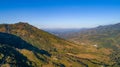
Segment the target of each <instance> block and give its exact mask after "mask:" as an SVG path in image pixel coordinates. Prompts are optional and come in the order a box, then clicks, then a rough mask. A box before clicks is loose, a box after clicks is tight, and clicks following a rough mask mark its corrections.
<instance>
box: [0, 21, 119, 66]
mask: <svg viewBox="0 0 120 67" xmlns="http://www.w3.org/2000/svg"><path fill="white" fill-rule="evenodd" d="M0 32H1V33H0V46H1V48H0V50H1V51H0V54H1V55H0V56H1V58H0V61H1V62H0V64H1V65H2V66H5V65H7V66H12V67H101V66H107V67H112V66H113V67H116V66H118V67H119V64H118V63H117V62H118V61H115V60H116V57H115V59H113V58H114V55H116V53H114V50H113V49H111V48H98V47H95V46H92V45H81V44H75V43H73V42H70V41H67V40H65V39H62V38H59V37H57V36H55V35H52V34H50V33H48V32H46V31H43V30H41V29H38V28H36V27H34V26H32V25H30V24H28V23H23V22H19V23H16V24H0ZM113 53H114V54H113ZM111 57H112V58H111ZM9 58H10V59H9ZM4 60H5V61H4ZM25 65H26V66H25Z"/></svg>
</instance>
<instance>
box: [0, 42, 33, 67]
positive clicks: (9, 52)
mask: <svg viewBox="0 0 120 67" xmlns="http://www.w3.org/2000/svg"><path fill="white" fill-rule="evenodd" d="M0 54H3V55H4V56H3V57H2V58H1V59H0V67H1V66H2V65H3V64H6V63H7V64H9V65H10V67H11V66H12V67H14V66H16V67H32V62H31V61H29V60H28V59H27V57H25V56H23V55H22V54H21V53H20V52H18V51H17V50H15V49H14V48H12V47H10V46H7V45H4V44H0ZM28 63H29V64H28Z"/></svg>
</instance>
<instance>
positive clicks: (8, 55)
mask: <svg viewBox="0 0 120 67" xmlns="http://www.w3.org/2000/svg"><path fill="white" fill-rule="evenodd" d="M26 52H27V53H26ZM29 54H31V56H29ZM44 55H45V56H48V57H49V56H50V54H49V53H48V52H47V51H45V50H40V49H38V48H36V47H34V46H32V45H31V44H29V43H27V42H25V41H24V40H22V39H21V38H20V37H17V36H15V35H12V34H7V33H0V66H3V67H4V66H5V67H11V66H12V67H33V66H34V67H36V66H40V65H42V64H43V63H47V62H46V61H44V60H46V59H45V58H47V57H45V56H44ZM40 56H41V59H39V57H40ZM32 59H36V60H32Z"/></svg>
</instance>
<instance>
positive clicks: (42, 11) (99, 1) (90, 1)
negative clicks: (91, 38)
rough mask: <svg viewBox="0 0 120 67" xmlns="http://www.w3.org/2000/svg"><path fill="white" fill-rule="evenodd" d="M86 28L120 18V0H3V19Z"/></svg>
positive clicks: (0, 6)
mask: <svg viewBox="0 0 120 67" xmlns="http://www.w3.org/2000/svg"><path fill="white" fill-rule="evenodd" d="M19 21H23V22H28V23H30V24H32V25H35V26H37V27H39V28H83V27H87V28H88V27H96V26H98V25H107V24H114V23H118V22H120V0H0V23H17V22H19Z"/></svg>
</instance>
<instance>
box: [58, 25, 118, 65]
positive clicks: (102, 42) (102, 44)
mask: <svg viewBox="0 0 120 67" xmlns="http://www.w3.org/2000/svg"><path fill="white" fill-rule="evenodd" d="M62 35H63V36H59V37H62V38H65V39H67V40H69V41H71V42H74V43H77V44H81V45H93V46H95V47H97V48H110V49H112V50H113V51H114V52H113V53H112V54H111V56H112V57H111V58H113V59H114V61H116V62H117V64H119V63H120V62H119V60H120V59H119V58H120V56H119V55H120V52H119V51H120V23H117V24H111V25H104V26H99V27H96V28H90V29H86V30H82V31H77V32H72V33H68V34H65V35H64V34H62ZM113 56H114V57H113Z"/></svg>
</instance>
